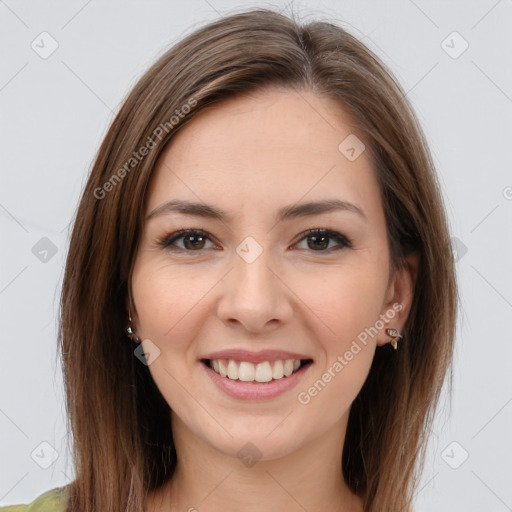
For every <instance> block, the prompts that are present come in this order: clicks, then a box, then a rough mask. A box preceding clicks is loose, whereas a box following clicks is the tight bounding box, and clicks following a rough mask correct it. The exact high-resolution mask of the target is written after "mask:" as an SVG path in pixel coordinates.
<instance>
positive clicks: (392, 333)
mask: <svg viewBox="0 0 512 512" xmlns="http://www.w3.org/2000/svg"><path fill="white" fill-rule="evenodd" d="M386 334H387V335H388V336H391V337H392V338H393V339H392V340H391V345H392V347H393V348H394V349H395V350H397V349H398V346H397V341H398V340H399V339H401V338H403V336H402V335H401V334H400V333H399V332H398V331H397V330H396V329H386Z"/></svg>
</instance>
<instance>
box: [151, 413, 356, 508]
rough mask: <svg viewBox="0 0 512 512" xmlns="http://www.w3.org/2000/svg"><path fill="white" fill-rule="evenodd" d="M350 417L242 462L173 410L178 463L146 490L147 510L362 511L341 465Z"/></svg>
mask: <svg viewBox="0 0 512 512" xmlns="http://www.w3.org/2000/svg"><path fill="white" fill-rule="evenodd" d="M347 418H348V413H347V416H345V417H344V418H343V424H336V425H335V428H333V429H332V430H331V431H329V432H328V433H326V434H325V435H323V436H321V438H317V439H314V440H312V441H311V442H309V443H308V444H305V445H303V446H301V447H300V448H299V449H297V450H295V451H294V452H293V453H290V454H288V455H286V456H283V457H281V458H279V459H274V460H258V461H257V462H254V461H252V462H251V461H247V460H246V461H245V462H244V461H242V460H241V459H240V458H237V457H233V456H231V455H227V454H225V453H222V452H220V451H218V450H217V449H215V448H214V447H212V446H211V445H210V444H208V443H206V442H205V441H204V440H202V439H200V438H198V437H196V436H195V435H194V433H192V432H191V431H190V430H189V429H188V428H187V427H186V426H185V425H184V424H183V423H182V422H181V421H180V420H179V418H177V417H176V416H174V417H173V437H174V441H175V446H176V451H177V454H178V464H177V468H176V471H175V473H174V475H173V477H172V478H171V480H170V481H169V482H168V483H167V484H165V485H164V486H163V487H162V488H160V489H158V490H157V491H155V492H153V493H151V494H150V496H148V512H162V511H164V510H165V511H166V512H170V511H172V512H174V511H191V512H194V511H201V512H217V511H218V512H221V511H222V512H235V511H237V512H239V511H243V512H260V511H261V510H265V511H268V512H278V511H279V512H281V511H282V510H286V511H287V512H304V510H307V511H308V512H316V511H322V512H326V511H336V512H362V510H363V508H362V501H361V499H360V498H359V497H358V496H356V495H355V494H354V493H353V492H352V491H351V490H350V489H349V487H348V486H347V484H346V482H345V481H344V479H343V475H342V471H341V456H342V451H343V441H344V438H345V430H346V421H347ZM256 458H257V457H256Z"/></svg>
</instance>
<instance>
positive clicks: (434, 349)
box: [3, 9, 457, 512]
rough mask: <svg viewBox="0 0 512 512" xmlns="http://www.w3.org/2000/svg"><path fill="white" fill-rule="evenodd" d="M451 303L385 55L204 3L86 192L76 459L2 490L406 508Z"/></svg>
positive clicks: (100, 499) (74, 399) (158, 504)
mask: <svg viewBox="0 0 512 512" xmlns="http://www.w3.org/2000/svg"><path fill="white" fill-rule="evenodd" d="M456 303H457V292H456V279H455V273H454V262H453V256H452V251H451V247H450V236H449V231H448V227H447V221H446V218H445V213H444V208H443V203H442V197H441V193H440V190H439V186H438V182H437V178H436V175H435V169H434V165H433V163H432V159H431V156H430V152H429V150H428V147H427V144H426V142H425V138H424V135H423V132H422V130H421V127H420V126H419V124H418V121H417V119H416V117H415V114H414V113H413V111H412V109H411V107H410V105H409V103H408V101H407V98H406V97H405V94H404V92H403V90H402V88H401V87H400V86H399V84H398V83H397V82H396V80H395V79H394V78H393V77H392V75H391V73H390V72H389V70H387V68H386V67H385V66H384V64H383V63H382V62H380V60H379V59H378V58H377V57H376V56H375V55H374V54H373V53H372V52H370V51H369V50H368V49H367V48H366V47H365V46H364V45H363V44H362V43H361V42H359V41H357V39H355V38H354V37H353V36H352V35H350V34H348V33H347V32H346V31H345V30H343V29H342V28H340V27H337V26H335V25H333V24H330V23H323V22H313V23H309V24H307V25H301V24H299V23H298V22H296V21H295V20H293V19H290V18H288V17H286V16H284V15H281V14H277V13H276V12H273V11H271V10H265V9H259V10H251V11H247V12H244V13H241V14H236V15H232V16H228V17H224V18H222V19H221V20H219V21H216V22H213V23H211V24H209V25H207V26H205V27H204V28H202V29H200V30H197V31H196V32H195V33H193V34H191V35H190V36H188V37H186V38H185V39H184V40H183V41H181V42H179V43H178V44H177V45H175V46H174V47H173V48H171V49H170V50H169V51H167V52H166V53H165V54H164V55H163V56H162V57H161V58H160V59H159V60H158V61H157V62H156V63H155V64H154V65H153V66H152V67H151V68H150V69H149V70H148V71H147V72H146V73H145V75H144V76H143V77H142V78H141V79H140V80H139V82H138V83H137V84H136V86H135V87H134V89H133V90H132V91H131V93H130V94H129V95H128V97H127V99H126V100H125V102H124V104H123V105H122V107H121V109H120V112H119V113H118V115H117V116H116V118H115V120H114V122H113V124H112V126H111V127H110V129H109V131H108V133H107V135H106V137H105V140H104V141H103V143H102V145H101V148H100V150H99V153H98V155H97V158H96V161H95V164H94V166H93V169H92V172H91V174H90V177H89V180H88V182H87V185H86V187H85V190H84V192H83V195H82V198H81V201H80V204H79V208H78V211H77V214H76V220H75V224H74V229H73V233H72V238H71V241H70V248H69V254H68V257H67V265H66V272H65V278H64V283H63V289H62V298H61V324H60V331H59V340H60V350H61V352H62V360H63V370H64V377H65V387H66V396H67V408H68V414H69V428H70V431H71V432H72V433H73V438H74V443H73V455H74V467H75V472H76V478H75V480H74V481H73V482H71V483H70V484H69V485H67V486H65V487H62V488H58V489H53V490H51V491H49V492H48V493H45V494H44V495H42V496H40V497H39V498H38V499H37V500H35V501H34V502H33V503H32V507H33V508H30V509H29V508H27V506H19V508H15V507H7V508H6V509H3V510H5V511H9V510H19V511H23V510H26V511H28V510H38V511H39V510H41V511H50V510H59V511H60V510H62V511H64V510H67V511H70V512H71V511H76V512H86V511H87V512H93V511H99V510H109V511H127V512H128V511H130V512H131V511H137V512H138V511H141V510H144V511H147V512H160V511H163V510H166V511H167V510H172V511H174V510H189V511H192V510H199V511H217V510H222V511H231V510H240V511H252V510H262V509H263V510H269V511H278V510H283V509H286V510H289V511H292V510H293V511H294V510H308V511H310V512H313V511H316V510H333V511H334V510H337V511H338V510H344V511H345V510H346V511H365V512H376V511H380V512H383V511H387V512H392V511H393V512H397V511H411V510H413V508H412V506H413V501H412V499H413V493H414V490H415V488H416V485H417V483H418V481H419V477H420V476H421V470H422V466H423V459H424V455H425V449H426V444H427V441H428V432H429V428H430V425H431V423H432V421H433V418H434V413H435V410H436V406H437V403H438V399H439V395H440V392H441V389H442V385H443V382H444V380H445V377H446V376H448V377H449V376H450V374H449V369H450V364H451V360H452V351H453V341H454V334H455V312H456ZM450 383H451V381H450Z"/></svg>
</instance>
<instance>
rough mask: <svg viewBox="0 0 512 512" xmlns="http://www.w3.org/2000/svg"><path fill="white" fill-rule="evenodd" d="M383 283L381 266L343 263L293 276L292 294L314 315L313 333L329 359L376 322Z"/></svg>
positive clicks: (384, 284)
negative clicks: (322, 344) (320, 340)
mask: <svg viewBox="0 0 512 512" xmlns="http://www.w3.org/2000/svg"><path fill="white" fill-rule="evenodd" d="M386 281H387V276H386V275H384V273H383V272H382V266H381V265H368V264H366V265H362V264H354V265H349V264H346V265H340V266H332V267H324V268H323V269H321V268H320V269H317V270H316V271H315V272H298V273H297V275H296V277H295V278H294V282H295V285H294V287H293V289H294V292H295V293H296V295H297V296H298V297H299V298H300V299H301V302H302V304H303V305H305V307H307V308H309V309H310V310H311V312H313V313H314V315H313V318H315V323H316V324H317V325H316V327H315V333H316V335H317V336H318V338H319V339H324V340H325V347H324V348H325V349H326V351H327V352H328V354H329V355H330V356H331V357H332V352H336V351H337V352H338V353H339V351H340V350H342V351H344V350H345V349H344V347H346V346H349V345H350V342H351V341H352V340H353V339H355V338H356V337H357V336H358V335H359V334H360V333H361V332H364V330H365V329H366V328H369V327H371V326H373V325H374V324H375V322H376V320H378V318H379V314H380V310H381V307H382V301H383V297H384V294H385V287H386Z"/></svg>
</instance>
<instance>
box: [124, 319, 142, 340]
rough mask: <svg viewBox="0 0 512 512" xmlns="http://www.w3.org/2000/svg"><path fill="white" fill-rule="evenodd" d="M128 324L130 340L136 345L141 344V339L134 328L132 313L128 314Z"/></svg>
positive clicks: (127, 332) (127, 329) (127, 331)
mask: <svg viewBox="0 0 512 512" xmlns="http://www.w3.org/2000/svg"><path fill="white" fill-rule="evenodd" d="M128 322H129V323H128V327H127V328H126V334H127V335H128V338H130V339H131V340H132V341H133V342H134V343H140V342H141V341H140V338H139V337H138V336H137V335H136V334H135V329H134V328H133V326H132V316H131V314H130V312H128Z"/></svg>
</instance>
